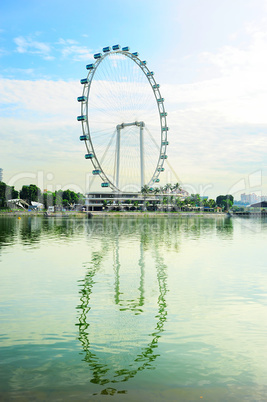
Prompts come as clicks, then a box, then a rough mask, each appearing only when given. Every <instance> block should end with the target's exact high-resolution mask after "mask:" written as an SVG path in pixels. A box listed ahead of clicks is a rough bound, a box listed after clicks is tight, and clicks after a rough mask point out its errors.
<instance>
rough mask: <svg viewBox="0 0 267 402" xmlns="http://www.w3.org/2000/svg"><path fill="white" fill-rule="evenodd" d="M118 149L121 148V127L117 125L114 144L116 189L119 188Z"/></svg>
mask: <svg viewBox="0 0 267 402" xmlns="http://www.w3.org/2000/svg"><path fill="white" fill-rule="evenodd" d="M120 147H121V126H120V125H117V143H116V157H117V161H116V187H117V188H119V180H120Z"/></svg>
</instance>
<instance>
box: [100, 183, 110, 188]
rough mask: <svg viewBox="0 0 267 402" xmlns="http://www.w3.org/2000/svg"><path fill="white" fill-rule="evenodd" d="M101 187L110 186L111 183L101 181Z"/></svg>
mask: <svg viewBox="0 0 267 402" xmlns="http://www.w3.org/2000/svg"><path fill="white" fill-rule="evenodd" d="M101 187H109V183H101Z"/></svg>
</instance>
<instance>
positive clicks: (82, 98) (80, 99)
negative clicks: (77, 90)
mask: <svg viewBox="0 0 267 402" xmlns="http://www.w3.org/2000/svg"><path fill="white" fill-rule="evenodd" d="M77 101H78V102H86V101H87V97H86V96H78V98H77Z"/></svg>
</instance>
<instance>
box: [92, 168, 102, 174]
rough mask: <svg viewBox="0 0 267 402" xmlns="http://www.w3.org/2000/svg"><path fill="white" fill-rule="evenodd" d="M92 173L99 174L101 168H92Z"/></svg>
mask: <svg viewBox="0 0 267 402" xmlns="http://www.w3.org/2000/svg"><path fill="white" fill-rule="evenodd" d="M92 173H93V175H96V174H100V173H101V170H99V169H96V170H93V172H92Z"/></svg>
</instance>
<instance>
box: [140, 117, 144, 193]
mask: <svg viewBox="0 0 267 402" xmlns="http://www.w3.org/2000/svg"><path fill="white" fill-rule="evenodd" d="M143 130H144V123H143V122H141V123H140V172H141V189H142V187H144V182H145V180H144V168H145V166H144V138H143Z"/></svg>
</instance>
